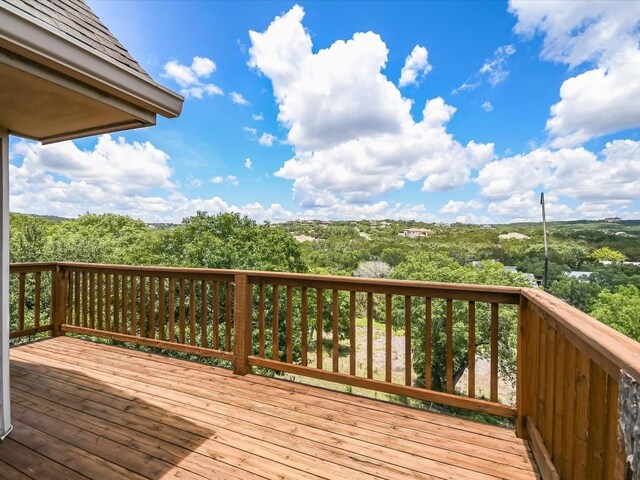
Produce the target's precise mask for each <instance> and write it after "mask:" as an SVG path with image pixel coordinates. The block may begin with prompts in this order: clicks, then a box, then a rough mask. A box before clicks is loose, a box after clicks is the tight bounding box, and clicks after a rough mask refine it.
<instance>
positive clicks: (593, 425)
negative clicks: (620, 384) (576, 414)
mask: <svg viewBox="0 0 640 480" xmlns="http://www.w3.org/2000/svg"><path fill="white" fill-rule="evenodd" d="M606 390H607V374H606V373H605V372H604V370H602V369H601V368H600V367H599V366H598V364H597V363H595V362H594V361H593V360H591V361H590V367H589V399H588V402H589V407H588V415H589V418H588V432H589V437H588V439H587V472H589V476H590V477H591V478H604V477H603V474H604V453H605V441H606V436H607V426H606V419H607V391H606Z"/></svg>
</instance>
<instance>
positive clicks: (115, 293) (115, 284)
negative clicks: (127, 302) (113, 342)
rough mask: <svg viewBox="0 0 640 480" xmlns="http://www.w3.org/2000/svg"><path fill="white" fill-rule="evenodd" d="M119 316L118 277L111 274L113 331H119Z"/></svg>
mask: <svg viewBox="0 0 640 480" xmlns="http://www.w3.org/2000/svg"><path fill="white" fill-rule="evenodd" d="M119 315H120V276H119V275H116V274H115V273H114V274H113V331H114V332H118V331H119V330H120V322H119V319H118V316H119Z"/></svg>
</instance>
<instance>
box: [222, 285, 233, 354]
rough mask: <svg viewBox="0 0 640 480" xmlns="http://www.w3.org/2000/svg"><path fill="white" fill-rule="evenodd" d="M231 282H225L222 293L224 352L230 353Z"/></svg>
mask: <svg viewBox="0 0 640 480" xmlns="http://www.w3.org/2000/svg"><path fill="white" fill-rule="evenodd" d="M231 288H232V285H231V282H227V283H226V285H225V291H224V295H225V297H224V298H225V299H224V302H225V305H224V317H225V318H224V320H225V322H224V324H225V329H224V334H225V350H226V351H227V352H230V351H231V306H232V305H233V304H232V303H231Z"/></svg>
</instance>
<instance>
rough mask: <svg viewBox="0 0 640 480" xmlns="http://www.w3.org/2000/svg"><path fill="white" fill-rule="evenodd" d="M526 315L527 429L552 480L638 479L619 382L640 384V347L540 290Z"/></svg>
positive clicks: (522, 408)
mask: <svg viewBox="0 0 640 480" xmlns="http://www.w3.org/2000/svg"><path fill="white" fill-rule="evenodd" d="M520 308H521V311H520V328H519V329H520V332H519V344H520V354H519V361H518V376H517V380H518V387H517V388H518V391H519V392H520V394H519V395H518V404H517V409H518V418H519V420H520V422H521V425H520V426H519V428H520V429H522V433H523V436H524V434H525V432H526V436H528V437H529V438H530V439H531V441H532V447H533V451H534V453H535V454H536V457H537V460H538V464H539V465H540V466H541V468H543V473H545V474H546V475H545V477H546V478H568V479H571V478H576V479H581V478H602V479H610V478H611V479H613V478H619V479H622V478H631V477H627V475H626V474H625V473H624V472H625V469H626V467H625V458H624V445H623V444H622V442H621V441H620V439H619V438H618V437H619V432H618V419H619V418H620V412H618V408H619V402H620V400H621V397H620V395H619V380H620V378H621V376H622V375H627V376H629V377H630V378H631V380H632V381H633V382H640V344H638V343H637V342H635V341H633V340H631V339H630V338H628V337H625V336H624V335H622V334H620V333H618V332H616V331H615V330H613V329H611V328H609V327H608V326H606V325H604V324H602V323H600V322H598V321H597V320H595V319H593V318H591V317H590V316H589V315H586V314H585V313H583V312H581V311H579V310H577V309H575V308H573V307H571V306H569V305H567V304H566V303H564V302H562V301H561V300H559V299H557V298H555V297H553V296H552V295H549V294H548V293H545V292H543V291H540V290H535V289H523V292H522V300H521V303H520ZM639 320H640V319H639ZM635 408H637V406H636V407H635ZM635 416H636V418H637V412H636V414H635ZM626 428H631V429H633V428H638V425H635V426H634V425H627V426H626ZM636 448H638V446H637V445H636ZM636 468H637V467H636ZM636 474H637V471H636Z"/></svg>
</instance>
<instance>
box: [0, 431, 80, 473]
mask: <svg viewBox="0 0 640 480" xmlns="http://www.w3.org/2000/svg"><path fill="white" fill-rule="evenodd" d="M0 447H1V448H0V461H2V462H6V463H7V464H8V465H10V466H11V467H12V468H14V469H15V470H18V471H19V472H21V473H22V474H24V475H26V476H27V477H28V478H33V479H34V480H35V479H37V480H40V479H42V480H57V479H60V478H64V479H69V480H87V477H85V476H84V475H80V474H79V473H77V472H74V471H73V470H71V469H69V468H67V467H65V466H63V465H60V464H59V463H57V462H54V461H53V460H51V459H49V458H47V457H46V456H44V455H42V454H40V453H38V452H36V451H34V450H31V449H30V448H28V447H25V446H24V445H22V444H21V443H18V442H17V441H15V440H14V439H13V438H12V437H9V438H6V439H5V440H4V441H3V442H2V444H1V445H0Z"/></svg>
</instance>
